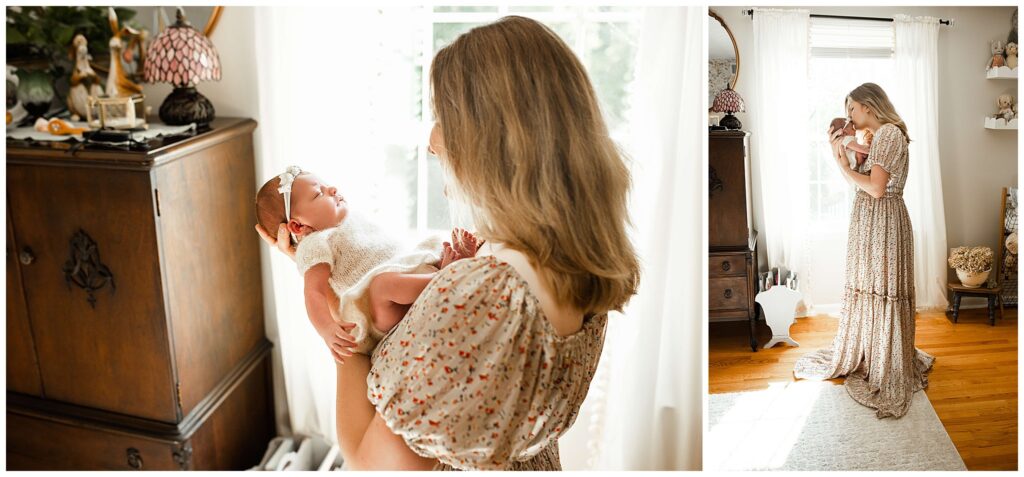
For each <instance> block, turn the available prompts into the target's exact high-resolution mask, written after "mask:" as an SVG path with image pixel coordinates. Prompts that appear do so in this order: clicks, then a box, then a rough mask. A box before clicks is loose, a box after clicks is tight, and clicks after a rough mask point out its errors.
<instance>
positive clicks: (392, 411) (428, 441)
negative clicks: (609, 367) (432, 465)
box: [367, 256, 607, 470]
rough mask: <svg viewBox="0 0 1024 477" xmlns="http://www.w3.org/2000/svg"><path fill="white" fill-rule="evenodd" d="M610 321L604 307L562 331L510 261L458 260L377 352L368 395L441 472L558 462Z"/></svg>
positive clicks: (395, 429)
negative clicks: (559, 332)
mask: <svg viewBox="0 0 1024 477" xmlns="http://www.w3.org/2000/svg"><path fill="white" fill-rule="evenodd" d="M606 324H607V315H605V314H601V315H595V316H590V317H587V318H586V319H585V320H584V323H583V326H582V328H581V329H580V330H579V331H578V332H576V333H574V334H572V335H569V336H565V337H561V336H558V335H557V334H556V333H555V330H554V328H553V327H552V326H551V324H550V323H549V322H548V320H547V318H546V317H545V316H544V314H543V312H542V311H541V308H540V304H539V302H538V300H537V298H536V297H535V296H534V295H533V294H532V293H531V292H530V290H529V287H528V285H527V283H526V282H525V281H524V280H523V279H522V277H520V276H519V274H518V273H517V272H516V271H515V269H513V268H512V266H511V265H509V264H507V263H505V262H502V261H500V260H498V259H497V258H495V257H493V256H481V257H474V258H469V259H464V260H459V261H456V262H455V263H453V264H451V265H449V266H448V267H446V268H444V269H442V270H441V271H440V272H438V273H437V275H436V276H435V277H434V279H433V280H432V281H431V282H430V284H429V285H428V286H427V288H426V289H425V290H424V291H423V293H422V294H421V295H420V297H419V299H418V300H416V302H415V303H414V304H413V305H412V307H411V308H410V310H409V313H408V314H407V315H406V317H405V318H404V319H403V320H402V321H401V322H400V323H399V324H398V325H397V326H396V327H395V328H394V329H392V331H391V332H390V333H389V334H388V335H387V336H385V337H384V339H383V340H382V341H381V343H380V345H379V346H378V347H377V348H376V350H374V352H373V355H372V358H371V361H372V363H373V367H372V368H371V370H370V374H369V376H368V377H367V384H368V386H367V394H368V397H369V399H370V402H371V403H373V405H374V406H375V407H376V409H377V412H378V413H380V415H381V416H382V417H383V418H384V421H385V422H386V423H387V425H388V427H389V428H390V429H391V430H392V431H393V432H395V433H396V434H399V435H401V436H402V437H403V438H404V439H405V442H406V444H408V445H409V447H410V448H411V449H412V450H413V451H414V452H416V453H417V454H419V455H421V456H424V457H432V458H437V459H438V460H439V461H440V466H439V468H441V469H462V470H469V469H481V470H483V469H491V470H498V469H505V470H510V469H521V470H529V469H535V470H543V469H550V470H554V469H557V468H558V451H557V438H558V437H559V436H560V435H562V434H563V433H565V431H566V430H567V429H568V428H569V426H571V425H572V423H573V421H574V420H575V419H576V415H577V414H578V412H579V408H580V405H581V404H582V403H583V399H584V397H586V394H587V389H588V387H589V385H590V381H591V379H592V378H593V376H594V372H595V371H596V369H597V362H598V358H599V356H600V354H601V348H602V346H603V344H604V334H605V328H606Z"/></svg>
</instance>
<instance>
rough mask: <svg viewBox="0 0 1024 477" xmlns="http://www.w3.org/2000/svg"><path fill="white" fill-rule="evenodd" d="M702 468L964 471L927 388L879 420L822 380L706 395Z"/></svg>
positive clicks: (845, 394)
mask: <svg viewBox="0 0 1024 477" xmlns="http://www.w3.org/2000/svg"><path fill="white" fill-rule="evenodd" d="M708 423H709V424H708V433H707V434H706V435H705V438H704V470H967V469H966V467H965V466H964V461H963V459H961V458H960V454H959V453H958V452H957V450H956V447H954V446H953V441H951V440H950V439H949V434H947V433H946V429H945V428H943V427H942V423H941V422H940V421H939V418H938V416H937V415H935V409H934V408H932V404H931V402H930V401H928V396H927V395H926V394H925V392H923V391H922V392H917V393H914V399H913V401H912V402H911V404H910V411H908V412H907V414H906V415H905V416H903V417H902V418H900V419H877V418H876V417H875V412H874V410H873V409H870V408H867V407H864V406H861V405H860V404H857V402H856V401H854V400H853V398H851V397H850V396H849V394H847V392H846V388H844V387H843V386H841V385H836V384H833V383H830V382H823V381H797V382H794V383H779V384H775V385H771V386H770V387H769V389H766V390H762V391H753V392H745V393H729V394H711V395H709V396H708Z"/></svg>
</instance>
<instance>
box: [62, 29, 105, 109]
mask: <svg viewBox="0 0 1024 477" xmlns="http://www.w3.org/2000/svg"><path fill="white" fill-rule="evenodd" d="M88 43H89V42H88V41H86V39H85V37H84V36H82V35H80V34H79V35H75V39H74V40H73V42H72V44H73V45H74V46H75V69H74V70H73V71H72V72H71V83H70V84H71V89H70V91H68V110H69V111H71V119H72V120H73V121H78V120H79V119H80V118H84V117H85V116H86V108H88V107H89V96H95V97H100V96H103V87H102V86H100V83H101V80H100V77H99V75H97V74H96V72H95V71H93V69H92V66H90V65H89V59H90V56H89V47H88Z"/></svg>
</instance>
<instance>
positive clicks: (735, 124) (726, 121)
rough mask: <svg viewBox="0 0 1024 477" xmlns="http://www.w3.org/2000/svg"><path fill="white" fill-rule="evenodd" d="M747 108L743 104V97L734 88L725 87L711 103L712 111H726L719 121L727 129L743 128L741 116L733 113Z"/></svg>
mask: <svg viewBox="0 0 1024 477" xmlns="http://www.w3.org/2000/svg"><path fill="white" fill-rule="evenodd" d="M746 110H747V108H746V107H745V106H744V104H743V97H742V96H740V94H739V93H737V92H736V90H734V89H732V88H725V89H723V90H722V91H721V92H720V93H718V95H717V96H715V102H714V103H712V105H711V111H714V112H716V113H726V114H725V117H724V118H722V120H721V121H719V122H718V124H719V125H720V126H722V127H724V128H726V129H740V128H742V127H743V123H741V122H740V120H739V118H737V117H736V116H733V115H732V113H735V112H743V111H746Z"/></svg>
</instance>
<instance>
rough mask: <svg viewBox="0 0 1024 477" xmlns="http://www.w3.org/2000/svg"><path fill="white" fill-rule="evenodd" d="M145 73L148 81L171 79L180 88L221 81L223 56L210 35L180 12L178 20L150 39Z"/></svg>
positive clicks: (166, 80) (161, 81)
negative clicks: (196, 27) (201, 31)
mask: <svg viewBox="0 0 1024 477" xmlns="http://www.w3.org/2000/svg"><path fill="white" fill-rule="evenodd" d="M143 76H144V78H145V79H146V81H147V82H150V83H170V84H172V85H174V87H176V88H181V87H192V86H195V85H196V84H198V83H199V82H200V81H211V80H213V81H219V80H220V56H219V55H218V54H217V50H216V49H215V48H214V47H213V43H212V42H210V39H209V38H207V37H206V36H204V35H203V34H202V33H200V32H199V31H198V30H196V29H195V28H192V25H190V24H189V23H188V22H187V21H185V20H184V18H183V16H182V15H181V14H180V13H179V16H178V21H177V23H175V24H174V25H171V26H169V27H167V28H165V29H164V31H162V32H160V35H159V36H157V37H156V39H154V40H153V42H152V43H150V45H149V50H147V53H146V64H145V67H144V69H143Z"/></svg>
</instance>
